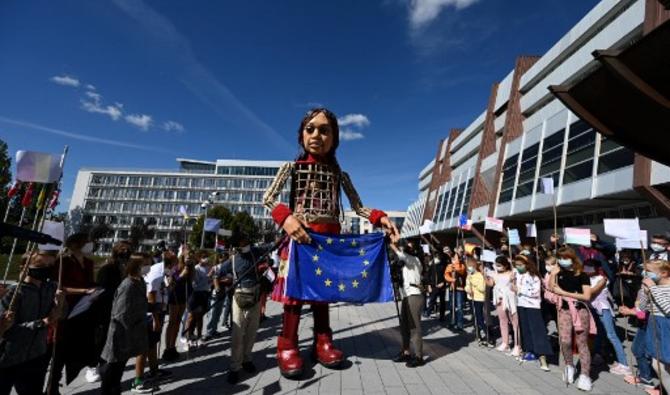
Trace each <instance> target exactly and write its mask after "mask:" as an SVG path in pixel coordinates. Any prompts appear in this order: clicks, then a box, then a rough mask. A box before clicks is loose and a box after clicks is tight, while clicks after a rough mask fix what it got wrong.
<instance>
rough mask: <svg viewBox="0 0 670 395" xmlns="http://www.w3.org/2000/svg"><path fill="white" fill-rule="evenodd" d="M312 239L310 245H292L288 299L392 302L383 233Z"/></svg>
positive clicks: (316, 235) (287, 282)
mask: <svg viewBox="0 0 670 395" xmlns="http://www.w3.org/2000/svg"><path fill="white" fill-rule="evenodd" d="M309 235H310V237H311V238H312V243H311V244H300V243H296V242H292V243H291V248H290V256H289V269H288V277H287V279H286V295H288V296H290V297H292V298H295V299H300V300H309V301H319V302H352V303H370V302H388V301H391V300H393V288H392V287H391V275H390V272H389V266H388V258H387V255H386V247H385V244H384V235H383V234H382V233H371V234H366V235H327V234H319V233H312V232H310V234H309Z"/></svg>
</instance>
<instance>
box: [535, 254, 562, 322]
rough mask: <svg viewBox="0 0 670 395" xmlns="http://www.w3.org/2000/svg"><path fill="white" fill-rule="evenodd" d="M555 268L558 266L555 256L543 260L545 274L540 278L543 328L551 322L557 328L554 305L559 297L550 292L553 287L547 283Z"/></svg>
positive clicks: (556, 315) (556, 312)
mask: <svg viewBox="0 0 670 395" xmlns="http://www.w3.org/2000/svg"><path fill="white" fill-rule="evenodd" d="M556 266H558V262H557V261H556V257H555V256H547V257H546V258H545V260H544V270H545V274H544V278H542V303H541V305H540V307H541V310H542V318H543V320H544V324H545V327H546V326H547V325H548V324H549V322H551V321H554V322H555V323H556V326H558V311H557V310H556V305H557V304H558V301H559V297H558V295H556V294H555V293H553V292H552V291H551V289H552V288H553V287H552V285H551V283H550V282H549V281H550V279H551V273H552V272H553V271H554V268H555V267H556Z"/></svg>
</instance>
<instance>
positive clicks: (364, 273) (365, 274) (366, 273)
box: [361, 270, 368, 278]
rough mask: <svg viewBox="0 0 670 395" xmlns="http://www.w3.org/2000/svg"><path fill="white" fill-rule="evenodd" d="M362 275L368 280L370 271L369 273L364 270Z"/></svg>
mask: <svg viewBox="0 0 670 395" xmlns="http://www.w3.org/2000/svg"><path fill="white" fill-rule="evenodd" d="M361 275H362V276H363V278H368V271H367V270H363V271H362V272H361Z"/></svg>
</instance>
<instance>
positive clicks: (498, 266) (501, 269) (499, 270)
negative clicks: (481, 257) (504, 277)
mask: <svg viewBox="0 0 670 395" xmlns="http://www.w3.org/2000/svg"><path fill="white" fill-rule="evenodd" d="M495 268H496V272H502V271H503V270H505V268H504V267H502V266H500V265H495Z"/></svg>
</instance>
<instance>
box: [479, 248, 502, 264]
mask: <svg viewBox="0 0 670 395" xmlns="http://www.w3.org/2000/svg"><path fill="white" fill-rule="evenodd" d="M497 256H498V255H497V254H496V252H495V251H493V250H483V251H482V262H495V261H496V257H497Z"/></svg>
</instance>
